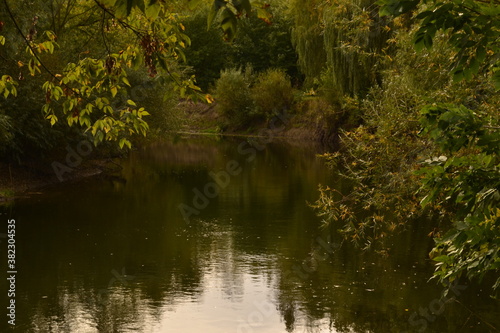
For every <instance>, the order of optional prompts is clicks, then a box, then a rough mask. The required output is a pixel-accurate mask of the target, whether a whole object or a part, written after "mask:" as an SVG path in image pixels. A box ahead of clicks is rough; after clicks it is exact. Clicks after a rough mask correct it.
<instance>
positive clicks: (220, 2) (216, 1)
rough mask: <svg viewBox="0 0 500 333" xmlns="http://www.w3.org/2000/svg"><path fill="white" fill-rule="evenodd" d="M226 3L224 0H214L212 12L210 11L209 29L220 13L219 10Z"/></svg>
mask: <svg viewBox="0 0 500 333" xmlns="http://www.w3.org/2000/svg"><path fill="white" fill-rule="evenodd" d="M225 5H226V3H225V2H224V0H214V3H213V5H212V7H211V8H210V12H209V13H208V20H207V29H210V27H211V26H212V23H213V22H214V19H215V17H216V16H217V14H218V13H219V10H220V9H221V8H222V7H224V6H225Z"/></svg>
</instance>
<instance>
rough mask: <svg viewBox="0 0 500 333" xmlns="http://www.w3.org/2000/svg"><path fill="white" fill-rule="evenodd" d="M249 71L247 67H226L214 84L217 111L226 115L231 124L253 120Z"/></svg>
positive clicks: (240, 123)
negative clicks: (242, 68)
mask: <svg viewBox="0 0 500 333" xmlns="http://www.w3.org/2000/svg"><path fill="white" fill-rule="evenodd" d="M251 72H252V70H251V69H250V68H247V69H246V71H245V72H243V71H242V70H241V69H235V68H232V69H226V70H224V71H222V72H221V77H220V78H219V80H217V82H216V84H215V98H216V101H217V103H218V105H217V108H218V110H219V112H220V113H221V114H222V115H224V116H226V117H227V118H228V120H229V121H230V123H231V124H233V125H236V126H241V125H243V124H245V123H248V122H250V121H252V120H253V118H254V117H255V114H254V112H253V110H254V103H253V100H252V94H251V90H250V85H251V79H250V77H251Z"/></svg>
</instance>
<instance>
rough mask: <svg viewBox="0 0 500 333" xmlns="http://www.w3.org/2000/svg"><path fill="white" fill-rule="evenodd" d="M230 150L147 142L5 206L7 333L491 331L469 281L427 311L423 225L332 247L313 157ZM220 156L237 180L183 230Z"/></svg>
mask: <svg viewBox="0 0 500 333" xmlns="http://www.w3.org/2000/svg"><path fill="white" fill-rule="evenodd" d="M239 144H241V141H234V142H233V141H226V142H210V141H201V142H195V141H183V140H181V141H179V142H177V143H158V144H155V145H153V146H151V147H149V148H148V149H145V150H143V151H137V152H134V153H133V154H132V155H131V156H130V158H129V160H127V161H125V162H124V163H123V166H124V168H123V170H122V172H121V173H120V174H119V175H117V176H116V177H113V178H97V179H91V180H86V181H83V182H80V183H78V184H68V185H64V186H62V187H59V188H55V189H51V190H49V191H47V193H46V194H45V195H44V196H40V197H37V198H32V199H29V200H24V201H20V202H17V203H16V204H15V205H14V207H11V208H10V209H11V211H8V212H7V211H5V212H4V213H8V214H9V216H12V217H15V218H16V221H17V226H18V230H17V241H18V249H19V251H18V253H17V260H18V263H19V264H18V265H19V272H20V274H19V275H18V281H17V284H18V290H19V293H18V294H17V296H16V301H17V313H18V317H17V325H16V329H15V331H18V332H198V331H201V332H273V333H276V332H384V333H385V332H403V331H408V332H418V331H425V332H459V331H463V332H488V331H494V329H493V328H492V327H495V326H496V327H500V324H499V319H498V318H497V317H498V313H500V312H499V310H500V307H499V305H498V302H497V301H494V300H491V299H488V298H486V297H485V295H487V293H485V292H481V291H480V290H479V289H480V288H479V287H474V286H466V287H465V288H462V289H460V290H459V292H460V294H459V295H458V296H457V301H459V302H460V303H458V302H457V301H453V300H450V301H448V302H446V303H443V305H442V306H441V305H440V306H439V307H438V308H435V306H436V304H438V305H439V304H440V303H439V302H438V301H436V300H438V299H439V296H440V292H441V289H442V288H441V287H440V286H438V285H436V284H435V283H428V282H427V279H428V278H429V276H430V274H431V272H432V269H433V268H432V266H431V265H430V263H429V262H428V261H427V260H426V258H427V252H428V250H429V248H430V246H431V245H432V244H431V240H430V239H429V238H428V237H427V236H426V233H427V232H426V230H427V229H428V228H427V227H428V226H427V225H426V223H428V222H425V221H422V222H420V223H418V224H416V225H414V226H412V227H411V228H409V230H408V231H407V232H406V233H404V234H401V235H398V236H397V237H394V240H393V242H394V244H393V247H392V248H393V251H392V252H390V253H389V255H388V256H386V257H381V256H378V255H376V254H374V253H365V254H360V253H359V251H356V250H354V249H352V248H350V247H349V246H348V245H347V244H344V245H343V246H342V247H338V246H337V243H338V240H337V239H336V238H335V237H336V236H335V234H334V233H332V234H330V232H329V231H322V230H320V229H319V228H318V224H319V221H318V219H317V218H316V217H315V216H314V214H313V212H312V211H311V210H310V209H309V208H308V207H307V205H306V201H313V200H315V198H316V197H317V191H316V189H317V185H318V184H319V183H323V184H330V185H332V186H335V185H339V184H338V180H336V179H334V178H331V176H330V173H329V172H328V170H325V168H324V166H323V164H322V162H321V161H318V160H317V159H316V158H315V154H314V149H312V148H311V147H292V146H289V145H286V144H270V145H268V146H267V147H266V148H265V149H264V150H262V151H259V152H257V154H256V156H255V160H252V161H248V160H247V157H248V156H246V155H244V154H241V153H238V145H239ZM229 161H236V162H237V163H238V164H239V166H241V172H240V173H239V174H238V175H235V176H232V177H231V179H230V182H229V184H228V185H227V186H226V187H224V188H221V189H220V191H219V193H218V194H217V196H215V197H213V198H211V199H210V202H209V204H208V205H207V206H206V207H205V208H204V209H200V210H199V213H198V214H194V215H193V216H192V218H191V219H190V223H186V221H185V220H184V218H183V216H182V214H181V212H180V211H179V205H180V204H183V203H184V204H187V205H192V200H193V196H194V193H195V192H193V189H197V188H198V189H203V186H205V184H207V183H209V182H213V178H212V177H211V176H210V173H211V172H218V171H220V170H223V169H224V168H225V167H226V166H227V163H228V162H229ZM3 216H4V215H2V217H3ZM336 242H337V243H336ZM4 264H5V263H3V265H4ZM2 268H4V267H2ZM3 283H4V284H5V282H3ZM4 284H3V285H2V288H4V287H5V285H4ZM463 289H465V290H463ZM2 290H5V289H2ZM486 292H488V291H486ZM5 324H6V323H5V322H2V323H1V325H5ZM488 325H491V326H488ZM2 327H6V326H2Z"/></svg>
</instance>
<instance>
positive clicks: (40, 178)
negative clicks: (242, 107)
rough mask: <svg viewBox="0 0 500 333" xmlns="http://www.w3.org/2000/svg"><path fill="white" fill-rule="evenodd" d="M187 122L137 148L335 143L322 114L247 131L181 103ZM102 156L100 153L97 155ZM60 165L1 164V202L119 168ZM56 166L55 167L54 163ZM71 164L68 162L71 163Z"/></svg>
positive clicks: (104, 162) (204, 108) (101, 163)
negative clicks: (179, 142) (190, 141)
mask: <svg viewBox="0 0 500 333" xmlns="http://www.w3.org/2000/svg"><path fill="white" fill-rule="evenodd" d="M178 107H179V108H180V110H181V113H183V115H184V119H186V121H185V122H184V123H183V124H182V126H181V127H180V128H179V129H178V130H176V131H170V132H166V133H164V134H162V135H160V136H157V135H152V136H151V138H150V139H146V140H145V141H143V140H141V141H140V142H136V143H135V146H136V147H141V146H143V145H147V144H149V142H151V141H155V140H158V139H162V137H163V138H164V137H165V136H167V137H175V136H181V137H191V136H216V137H228V138H236V137H238V138H242V139H248V140H250V139H252V138H253V139H256V140H258V139H260V140H266V141H269V140H272V141H275V142H286V143H287V144H290V145H304V144H307V145H311V146H313V147H315V148H313V149H316V148H317V149H318V151H320V150H322V149H320V147H333V146H335V144H336V142H335V139H334V138H333V136H332V134H331V133H328V130H327V129H326V128H325V127H324V122H323V121H322V119H321V115H320V114H318V113H316V114H312V113H310V112H309V113H307V112H305V113H303V114H296V113H295V114H287V113H283V114H281V115H280V117H279V118H278V119H277V121H276V122H274V123H273V122H272V121H270V120H269V121H261V122H259V123H254V124H252V125H251V126H249V127H247V128H238V127H234V126H230V125H228V123H227V120H226V119H224V117H223V116H221V115H220V114H219V113H218V112H217V111H216V107H215V105H213V104H212V105H207V104H203V103H193V102H182V103H180V104H179V105H178ZM97 155H102V154H97ZM60 160H61V161H60V162H57V161H51V160H50V159H49V160H46V161H37V162H31V163H28V164H23V165H21V166H20V165H16V164H14V163H6V162H0V202H8V201H10V200H14V199H16V198H20V197H27V196H32V195H37V194H41V193H42V192H43V189H44V188H47V187H50V186H55V185H57V184H60V183H61V182H72V181H77V180H80V179H83V178H87V177H93V176H98V175H105V174H109V173H110V172H111V173H112V172H114V171H116V168H118V167H119V165H118V164H117V163H115V162H114V161H113V159H112V158H110V157H103V156H95V157H93V158H92V159H87V158H82V159H81V162H79V163H78V166H77V167H70V166H69V164H67V163H63V162H64V156H61V158H60ZM54 163H56V164H54ZM70 164H71V163H70Z"/></svg>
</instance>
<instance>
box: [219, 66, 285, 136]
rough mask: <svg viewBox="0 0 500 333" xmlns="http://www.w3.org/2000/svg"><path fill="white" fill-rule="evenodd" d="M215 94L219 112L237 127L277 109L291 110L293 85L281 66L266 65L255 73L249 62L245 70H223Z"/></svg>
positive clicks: (266, 116)
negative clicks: (260, 71) (264, 68)
mask: <svg viewBox="0 0 500 333" xmlns="http://www.w3.org/2000/svg"><path fill="white" fill-rule="evenodd" d="M214 94H215V97H216V101H217V103H218V105H217V108H218V110H219V112H220V113H221V114H222V115H223V116H225V117H226V118H227V120H228V122H229V124H230V125H231V126H236V127H249V126H251V125H252V124H253V123H255V122H262V121H265V120H267V119H269V118H270V117H272V115H274V114H275V113H276V112H282V111H283V110H290V109H291V108H292V106H293V103H294V89H293V88H292V85H291V82H290V78H289V76H288V75H287V74H286V73H285V71H284V70H282V69H268V70H266V71H265V72H262V73H260V74H258V75H254V74H253V70H252V68H251V67H249V66H247V68H246V69H245V70H244V71H243V70H241V69H235V68H232V69H227V70H224V71H222V72H221V77H220V78H219V79H218V80H217V81H216V84H215V92H214Z"/></svg>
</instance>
